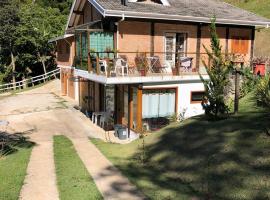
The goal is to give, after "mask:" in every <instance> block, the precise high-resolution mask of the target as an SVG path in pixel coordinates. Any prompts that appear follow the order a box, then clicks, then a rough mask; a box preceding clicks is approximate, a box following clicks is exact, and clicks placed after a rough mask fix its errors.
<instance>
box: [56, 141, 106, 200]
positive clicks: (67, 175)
mask: <svg viewBox="0 0 270 200" xmlns="http://www.w3.org/2000/svg"><path fill="white" fill-rule="evenodd" d="M54 159H55V167H56V176H57V185H58V190H59V194H60V199H63V200H69V199H70V200H74V199H76V200H83V199H85V200H86V199H95V200H96V199H97V200H98V199H103V198H102V196H101V194H100V193H99V191H98V189H97V187H96V185H95V183H94V181H93V180H92V178H91V176H90V175H89V173H88V171H87V169H86V168H85V166H84V165H83V162H82V161H81V159H80V158H79V156H78V155H77V153H76V150H75V149H74V147H73V144H72V143H71V141H70V140H69V139H68V138H66V137H65V136H55V137H54Z"/></svg>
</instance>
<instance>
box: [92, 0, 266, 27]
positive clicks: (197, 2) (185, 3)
mask: <svg viewBox="0 0 270 200" xmlns="http://www.w3.org/2000/svg"><path fill="white" fill-rule="evenodd" d="M95 1H96V2H97V3H98V4H99V5H100V6H101V7H103V9H105V10H114V11H127V12H137V13H152V14H165V15H177V16H183V17H186V16H189V17H204V18H211V17H213V16H214V15H215V16H216V18H217V20H218V19H226V20H240V21H249V22H253V21H254V22H258V21H259V22H269V24H270V20H269V19H266V18H264V17H260V16H257V15H255V14H253V13H251V12H248V11H245V10H243V9H240V8H237V7H234V6H232V5H230V4H227V3H224V2H221V1H218V0H168V2H169V3H170V6H163V5H160V4H146V3H143V2H134V3H131V2H128V3H127V5H126V6H124V5H122V4H121V0H95Z"/></svg>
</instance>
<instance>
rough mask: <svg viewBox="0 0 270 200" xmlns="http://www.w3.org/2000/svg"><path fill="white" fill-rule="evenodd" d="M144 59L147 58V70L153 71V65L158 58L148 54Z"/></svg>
mask: <svg viewBox="0 0 270 200" xmlns="http://www.w3.org/2000/svg"><path fill="white" fill-rule="evenodd" d="M146 59H147V62H148V63H149V71H150V72H154V69H153V67H154V66H155V64H156V63H157V62H158V60H159V58H158V57H157V56H150V57H146Z"/></svg>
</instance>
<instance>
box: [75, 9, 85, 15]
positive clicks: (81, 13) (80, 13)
mask: <svg viewBox="0 0 270 200" xmlns="http://www.w3.org/2000/svg"><path fill="white" fill-rule="evenodd" d="M73 13H74V14H76V15H83V11H78V10H73Z"/></svg>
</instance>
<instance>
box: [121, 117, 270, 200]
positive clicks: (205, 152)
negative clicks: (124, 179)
mask: <svg viewBox="0 0 270 200" xmlns="http://www.w3.org/2000/svg"><path fill="white" fill-rule="evenodd" d="M269 121H270V116H269V115H267V114H264V113H260V114H258V113H250V114H248V115H241V114H240V115H237V116H235V117H231V118H230V119H227V120H223V121H217V122H209V121H206V120H203V119H202V118H200V117H198V118H194V119H191V120H188V121H187V122H186V123H184V124H183V125H181V126H180V125H174V126H169V127H167V128H165V129H163V133H161V136H160V137H159V140H158V141H157V142H154V143H150V144H147V138H146V148H145V149H146V150H145V155H146V159H145V160H146V163H144V164H140V162H139V161H138V158H139V157H140V156H141V154H142V150H141V149H140V150H139V151H138V152H136V153H135V154H134V155H133V156H132V158H129V159H130V162H126V165H123V164H121V165H118V166H117V167H118V168H120V169H121V170H122V172H123V173H124V174H126V175H127V176H128V177H129V178H130V180H131V181H132V182H134V183H136V184H137V185H139V187H140V188H141V189H142V190H143V191H144V193H145V194H147V195H148V197H149V198H151V199H160V198H162V199H192V198H194V199H224V200H227V199H228V200H229V199H269V198H270V192H269V191H270V190H269V188H270V137H269V136H267V134H266V133H265V132H264V131H263V130H264V129H265V127H266V126H268V125H269ZM157 188H160V189H161V190H162V191H168V193H167V194H166V192H165V193H164V192H162V191H161V192H160V191H157ZM159 192H160V194H159ZM162 193H163V194H162ZM159 195H161V196H159Z"/></svg>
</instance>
